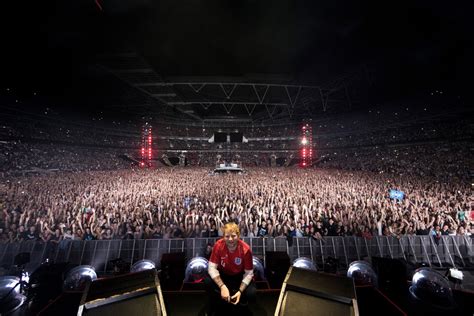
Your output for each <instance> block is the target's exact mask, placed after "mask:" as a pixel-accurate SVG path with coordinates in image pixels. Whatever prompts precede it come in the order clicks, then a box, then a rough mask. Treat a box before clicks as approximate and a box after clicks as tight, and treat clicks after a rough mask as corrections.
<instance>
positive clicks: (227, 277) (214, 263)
mask: <svg viewBox="0 0 474 316" xmlns="http://www.w3.org/2000/svg"><path fill="white" fill-rule="evenodd" d="M222 231H223V234H224V236H223V238H222V239H219V240H218V241H217V242H216V243H215V245H214V247H213V249H212V254H211V257H210V259H209V268H208V272H209V276H210V279H212V281H211V280H210V279H209V278H208V279H207V280H206V281H207V282H206V288H207V291H208V293H209V300H210V301H209V309H210V310H211V311H212V309H213V307H214V306H215V303H216V302H218V301H219V297H220V299H222V300H223V301H225V302H227V303H231V304H234V305H237V304H238V303H239V302H241V305H242V304H246V303H247V302H248V301H249V300H251V301H253V300H255V296H256V288H255V285H254V284H253V282H252V279H253V261H252V250H251V249H250V246H249V245H247V244H246V243H245V242H244V241H243V240H241V239H240V230H239V226H237V224H235V223H233V222H230V223H227V224H225V225H224V226H223V227H222Z"/></svg>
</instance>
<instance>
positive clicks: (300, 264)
mask: <svg viewBox="0 0 474 316" xmlns="http://www.w3.org/2000/svg"><path fill="white" fill-rule="evenodd" d="M293 267H296V268H300V269H306V270H312V271H317V270H318V269H317V268H316V266H315V265H314V263H313V261H312V260H311V259H309V258H306V257H299V258H297V259H295V261H293Z"/></svg>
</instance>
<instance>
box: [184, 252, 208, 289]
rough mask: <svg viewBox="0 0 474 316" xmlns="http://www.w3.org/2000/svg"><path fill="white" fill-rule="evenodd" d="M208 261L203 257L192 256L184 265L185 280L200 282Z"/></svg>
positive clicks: (204, 275)
mask: <svg viewBox="0 0 474 316" xmlns="http://www.w3.org/2000/svg"><path fill="white" fill-rule="evenodd" d="M207 267H208V261H207V259H206V258H204V257H194V258H192V259H191V260H190V261H189V263H188V266H187V267H186V272H185V280H186V281H187V282H193V283H200V282H202V281H203V280H204V278H205V277H206V273H207Z"/></svg>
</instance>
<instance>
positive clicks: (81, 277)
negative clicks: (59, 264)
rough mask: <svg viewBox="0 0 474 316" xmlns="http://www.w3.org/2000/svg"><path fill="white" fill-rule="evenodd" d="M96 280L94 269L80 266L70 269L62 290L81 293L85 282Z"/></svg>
mask: <svg viewBox="0 0 474 316" xmlns="http://www.w3.org/2000/svg"><path fill="white" fill-rule="evenodd" d="M95 280H97V274H96V273H95V270H94V267H92V266H88V265H82V266H78V267H75V268H73V269H71V270H70V271H69V272H68V273H67V275H66V279H65V280H64V284H63V289H64V290H65V291H82V290H84V288H85V286H86V284H87V282H91V281H95Z"/></svg>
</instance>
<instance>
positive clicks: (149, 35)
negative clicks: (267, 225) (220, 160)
mask: <svg viewBox="0 0 474 316" xmlns="http://www.w3.org/2000/svg"><path fill="white" fill-rule="evenodd" d="M99 5H100V8H99ZM473 9H474V8H473V5H472V1H457V2H455V3H454V2H452V3H449V2H446V1H428V0H423V1H419V0H412V1H393V2H387V1H349V0H333V1H317V0H306V1H275V0H273V1H271V0H240V1H236V0H232V1H231V0H162V1H152V0H121V1H115V0H97V1H94V0H77V1H58V0H55V1H52V0H46V1H29V2H19V1H11V2H10V3H9V4H7V5H6V6H5V7H3V8H2V15H3V18H2V23H4V25H3V26H2V30H3V32H4V33H5V34H4V36H3V40H2V42H3V43H4V44H3V45H2V51H3V52H4V57H3V58H2V64H3V67H2V69H3V71H2V75H1V76H2V77H1V81H2V86H3V87H5V86H13V87H16V89H18V90H24V91H25V92H24V93H26V94H28V93H29V91H31V90H32V89H39V90H41V91H42V93H43V94H46V95H47V96H49V97H51V98H53V97H57V98H62V97H67V98H70V97H71V96H78V95H81V97H86V98H87V97H90V98H94V97H107V96H111V95H113V94H114V89H116V86H115V83H114V80H113V78H112V79H111V78H110V77H108V76H105V75H104V74H102V73H98V72H97V71H95V70H94V68H93V67H91V66H90V65H91V64H92V65H93V64H94V63H95V61H96V55H97V54H99V53H102V52H114V51H120V50H123V49H130V48H132V49H135V50H136V51H138V52H139V53H140V54H141V55H142V56H144V58H145V59H146V60H147V61H148V62H149V63H150V64H151V65H152V66H153V67H154V69H155V70H156V72H157V73H159V74H161V75H163V76H164V77H166V76H180V75H183V76H195V75H199V76H206V75H212V76H241V75H244V74H248V73H263V74H266V73H270V74H282V75H285V76H288V77H290V78H294V79H295V80H297V81H299V82H304V83H316V84H318V83H324V82H326V81H327V80H329V79H330V78H334V77H337V76H339V75H340V74H343V73H345V72H347V71H350V70H351V69H354V68H357V67H360V66H361V65H370V67H372V69H373V71H374V79H375V80H376V81H377V88H378V89H379V90H380V91H383V92H386V93H387V94H388V95H392V96H393V95H394V94H400V96H402V95H404V94H407V95H409V94H413V93H419V92H420V91H422V92H424V91H430V90H431V89H445V90H450V91H452V92H453V94H456V93H457V94H459V93H462V92H465V91H469V84H470V83H469V82H468V78H469V77H470V76H471V73H472V69H473V68H474V67H473V61H472V56H474V51H473V36H472V30H474V28H473V25H472V22H470V20H472V18H470V14H472V12H474V11H473Z"/></svg>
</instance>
